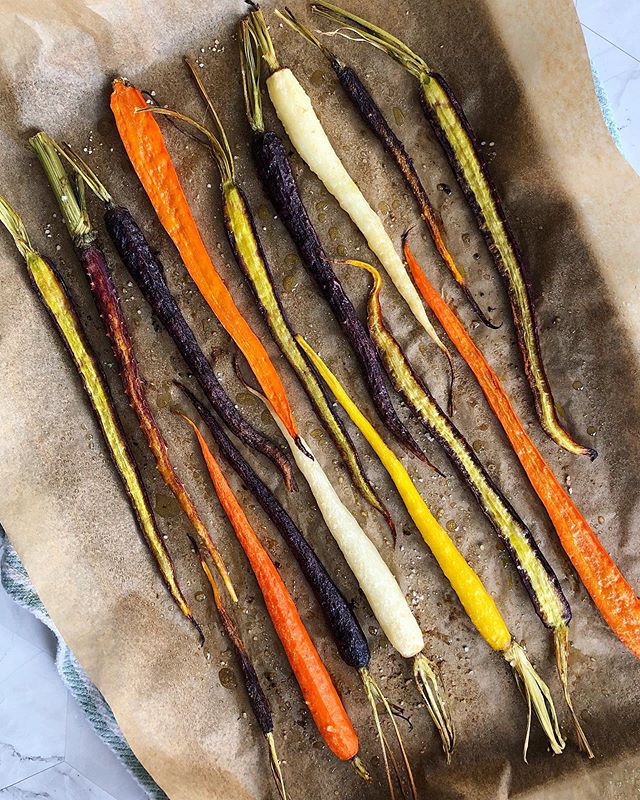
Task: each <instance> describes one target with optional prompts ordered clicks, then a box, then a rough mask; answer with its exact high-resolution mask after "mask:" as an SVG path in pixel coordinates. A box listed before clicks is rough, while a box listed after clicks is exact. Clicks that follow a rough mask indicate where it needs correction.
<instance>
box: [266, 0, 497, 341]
mask: <svg viewBox="0 0 640 800" xmlns="http://www.w3.org/2000/svg"><path fill="white" fill-rule="evenodd" d="M275 13H276V16H278V17H280V19H282V20H283V21H284V22H286V23H287V25H289V27H290V28H292V29H293V30H294V31H296V32H297V33H299V34H300V35H301V36H302V37H303V38H305V39H306V40H307V41H308V42H310V43H311V44H312V45H314V46H315V47H317V48H318V50H319V51H320V52H321V53H322V55H323V56H324V57H325V58H326V59H327V60H328V61H329V64H330V65H331V69H332V70H333V71H334V72H335V74H336V77H337V78H338V80H339V81H340V84H341V86H342V88H343V89H344V91H345V93H346V95H347V97H348V98H349V99H350V100H351V102H352V104H353V106H354V107H355V109H356V110H357V112H358V114H359V115H360V117H361V118H362V120H363V121H364V122H365V123H366V124H367V126H368V127H369V129H370V130H371V131H372V132H373V134H374V135H375V136H376V137H377V139H378V140H379V141H380V143H381V144H382V146H383V147H384V149H385V151H386V152H387V153H388V154H389V155H390V156H391V158H393V160H394V161H395V162H396V165H397V166H398V168H399V170H400V172H401V173H402V176H403V177H404V179H405V181H406V184H407V186H408V187H409V189H410V190H411V193H412V194H413V196H414V198H415V200H416V202H417V203H418V208H419V209H420V216H421V217H422V219H423V221H424V223H425V225H426V226H427V230H428V231H429V235H430V236H431V240H432V241H433V245H434V247H435V248H436V251H437V253H438V255H439V256H440V258H441V259H442V261H443V262H444V265H445V266H446V267H447V269H448V270H449V272H450V273H451V275H452V276H453V278H454V280H455V282H456V283H457V284H458V286H459V287H460V288H461V289H462V291H463V292H464V294H465V297H466V298H467V300H468V301H469V304H470V305H471V307H472V308H473V310H474V312H475V313H476V315H477V316H478V318H479V319H480V321H481V322H482V323H483V324H484V325H486V326H487V327H489V328H497V327H499V326H498V325H495V324H494V323H493V322H491V320H490V319H489V318H488V317H487V315H486V314H485V313H484V311H483V310H482V308H481V307H480V305H479V303H478V301H477V300H476V299H475V297H474V296H473V293H472V291H471V289H470V288H469V285H468V284H467V281H466V280H465V277H464V275H463V274H462V272H461V271H460V269H459V268H458V266H457V264H456V262H455V259H454V258H453V256H452V255H451V253H450V252H449V248H448V247H447V245H446V243H445V239H444V231H443V230H442V227H441V225H440V222H439V221H438V217H437V216H436V212H435V211H434V208H433V205H432V204H431V200H430V198H429V193H428V192H427V190H426V189H425V187H424V184H423V183H422V181H421V180H420V176H419V175H418V172H417V170H416V168H415V165H414V163H413V160H412V158H411V156H409V154H408V153H407V151H406V149H405V146H404V144H403V143H402V141H401V139H400V137H399V136H398V135H397V134H396V133H395V131H394V130H393V128H392V127H391V125H390V124H389V122H388V121H387V119H386V117H385V116H384V114H383V113H382V111H381V109H380V107H379V106H378V104H377V103H376V101H375V100H374V99H373V97H372V96H371V94H370V92H369V90H368V89H367V87H366V86H365V85H364V83H363V82H362V79H361V78H360V76H359V75H358V73H357V72H356V70H355V69H354V68H353V67H352V66H351V65H348V64H345V63H344V62H343V61H341V59H339V58H338V57H337V56H336V54H335V53H334V52H333V51H332V50H330V49H329V48H328V47H327V46H326V45H325V44H324V43H323V42H321V41H320V40H319V39H318V37H317V36H316V35H315V34H314V33H313V31H311V30H310V29H309V28H307V27H306V26H305V25H303V24H302V23H301V22H299V21H298V20H297V19H296V17H295V15H294V14H293V12H292V11H290V9H288V8H285V11H284V13H282V12H280V11H279V10H278V9H276V12H275Z"/></svg>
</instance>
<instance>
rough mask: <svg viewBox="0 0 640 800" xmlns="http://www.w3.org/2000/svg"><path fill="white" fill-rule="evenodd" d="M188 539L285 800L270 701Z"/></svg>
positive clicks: (196, 547) (201, 558) (208, 572)
mask: <svg viewBox="0 0 640 800" xmlns="http://www.w3.org/2000/svg"><path fill="white" fill-rule="evenodd" d="M183 419H184V420H186V421H187V422H188V423H189V424H190V425H192V426H193V422H192V421H191V420H190V419H188V417H183ZM189 539H190V540H191V546H192V548H193V551H194V553H195V554H196V555H197V556H198V561H199V562H200V566H201V567H202V571H203V572H204V574H205V577H206V579H207V581H208V583H209V586H210V587H211V593H212V594H213V603H214V605H215V607H216V611H217V612H218V616H219V618H220V624H221V625H222V628H223V630H224V632H225V634H226V635H227V639H228V640H229V644H230V645H231V648H232V650H233V652H234V653H235V656H236V660H237V661H238V664H239V666H240V671H241V672H242V680H243V682H244V686H245V689H246V690H247V696H248V698H249V704H250V706H251V710H252V711H253V715H254V716H255V718H256V722H257V723H258V725H259V726H260V730H261V731H262V733H263V734H264V737H265V739H266V740H267V746H268V748H269V761H270V764H271V773H272V775H273V779H274V781H275V784H276V789H277V790H278V794H279V796H280V800H287V791H286V789H285V785H284V777H283V775H282V770H281V768H280V759H279V758H278V753H277V752H276V743H275V739H274V736H273V727H274V726H273V715H272V714H271V706H270V705H269V701H268V699H267V696H266V694H265V693H264V689H263V688H262V684H261V683H260V679H259V678H258V673H257V672H256V668H255V667H254V665H253V661H252V660H251V657H250V656H249V653H248V652H247V648H246V646H245V643H244V642H243V640H242V636H241V634H240V631H239V630H238V627H237V626H236V624H235V622H234V621H233V619H232V617H231V615H230V614H229V612H228V611H227V609H226V607H225V605H224V601H223V599H222V595H221V594H220V590H219V589H218V586H217V585H216V582H215V579H214V577H213V575H212V574H211V570H210V569H209V565H208V564H207V560H206V558H205V556H204V553H203V552H202V550H200V547H199V545H198V543H197V542H196V540H195V539H194V538H193V537H192V536H190V537H189Z"/></svg>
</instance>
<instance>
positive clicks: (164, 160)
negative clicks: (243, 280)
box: [111, 78, 298, 441]
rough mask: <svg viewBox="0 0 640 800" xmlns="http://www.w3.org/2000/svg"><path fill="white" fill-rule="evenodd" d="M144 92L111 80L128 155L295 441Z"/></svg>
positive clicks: (269, 369)
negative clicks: (190, 203) (216, 264)
mask: <svg viewBox="0 0 640 800" xmlns="http://www.w3.org/2000/svg"><path fill="white" fill-rule="evenodd" d="M146 107H147V104H146V101H145V99H144V96H143V95H142V93H141V92H140V91H138V89H136V88H135V87H134V86H131V84H129V83H128V82H127V81H125V80H123V79H122V78H117V79H116V80H115V81H114V82H113V92H112V94H111V110H112V111H113V114H114V116H115V119H116V125H117V127H118V132H119V134H120V138H121V139H122V143H123V144H124V147H125V149H126V151H127V155H128V156H129V159H130V161H131V163H132V165H133V168H134V169H135V171H136V173H137V175H138V178H139V179H140V182H141V183H142V185H143V186H144V189H145V191H146V193H147V195H148V197H149V200H150V201H151V203H152V205H153V207H154V209H155V211H156V214H157V215H158V218H159V219H160V222H161V223H162V225H163V226H164V228H165V230H166V231H167V233H168V234H169V236H170V237H171V239H172V240H173V243H174V244H175V246H176V248H177V249H178V252H179V253H180V256H181V258H182V260H183V262H184V264H185V266H186V268H187V270H188V272H189V275H191V277H192V279H193V281H194V282H195V284H196V285H197V287H198V289H199V290H200V292H201V294H202V296H203V297H204V299H205V300H206V301H207V303H208V304H209V307H210V308H211V310H212V311H213V313H214V314H215V315H216V317H217V318H218V320H219V321H220V323H221V324H222V326H223V327H224V329H225V330H226V331H227V333H228V334H229V336H231V338H232V339H233V341H234V342H235V343H236V344H237V345H238V347H239V348H240V350H241V351H242V353H243V355H244V357H245V358H246V359H247V361H248V362H249V365H250V366H251V369H252V370H253V373H254V375H255V376H256V378H257V380H258V383H259V384H260V386H261V387H262V389H263V391H264V393H265V394H266V395H267V397H268V398H269V402H271V403H272V404H273V407H274V408H275V410H276V413H277V414H278V417H279V418H280V419H281V420H282V422H283V424H284V425H285V427H286V429H287V430H288V431H289V434H290V435H291V436H292V438H293V439H294V440H296V441H297V440H298V430H297V428H296V424H295V421H294V419H293V414H292V412H291V408H290V406H289V400H288V399H287V395H286V392H285V389H284V386H283V385H282V381H281V380H280V376H279V375H278V373H277V371H276V368H275V367H274V365H273V364H272V362H271V359H270V358H269V355H268V353H267V351H266V350H265V348H264V345H263V344H262V342H261V341H260V339H259V338H258V337H257V336H256V334H255V333H254V332H253V330H252V329H251V327H250V326H249V323H248V322H247V321H246V320H245V318H244V317H243V316H242V314H241V313H240V311H239V310H238V307H237V306H236V304H235V302H234V300H233V298H232V296H231V293H230V292H229V290H228V289H227V287H226V285H225V283H224V281H223V280H222V278H221V277H220V275H219V274H218V271H217V270H216V268H215V266H214V264H213V262H212V260H211V257H210V256H209V253H208V252H207V249H206V247H205V244H204V242H203V241H202V237H201V235H200V232H199V230H198V227H197V225H196V222H195V219H194V218H193V214H192V213H191V209H190V208H189V203H188V201H187V198H186V196H185V194H184V191H183V189H182V185H181V184H180V180H179V178H178V174H177V172H176V170H175V167H174V166H173V162H172V161H171V156H170V155H169V151H168V150H167V146H166V144H165V141H164V137H163V135H162V131H161V130H160V127H159V125H158V123H157V122H156V120H155V119H154V118H153V115H152V114H136V113H135V112H136V111H137V110H138V109H141V108H143V109H144V108H146Z"/></svg>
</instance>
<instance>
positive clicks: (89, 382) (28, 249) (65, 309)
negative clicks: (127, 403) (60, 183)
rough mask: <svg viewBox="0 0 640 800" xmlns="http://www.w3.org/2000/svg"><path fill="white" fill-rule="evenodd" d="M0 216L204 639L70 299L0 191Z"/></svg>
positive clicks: (181, 602)
mask: <svg viewBox="0 0 640 800" xmlns="http://www.w3.org/2000/svg"><path fill="white" fill-rule="evenodd" d="M0 222H2V223H3V224H4V225H5V227H6V228H7V230H8V231H9V233H10V234H11V236H12V237H13V240H14V242H15V244H16V247H17V248H18V251H19V252H20V255H21V256H22V257H23V258H24V260H25V262H26V264H27V269H28V272H29V277H30V278H31V282H32V285H33V288H34V290H35V292H36V294H37V295H38V297H39V299H40V301H41V302H42V304H43V305H44V307H45V308H46V309H47V312H48V313H49V316H50V317H51V320H52V321H53V323H54V325H55V327H56V330H57V331H58V334H59V335H60V338H61V339H62V340H63V342H64V344H65V345H66V348H67V350H68V352H69V355H70V356H71V358H72V360H73V363H74V366H75V368H76V370H77V371H78V373H79V375H80V378H81V379H82V384H83V387H84V390H85V392H86V394H87V396H88V398H89V401H90V403H91V407H92V409H93V412H94V415H95V418H96V421H97V422H98V426H99V427H100V431H101V433H102V436H103V438H104V441H105V444H106V445H107V450H108V451H109V455H110V456H111V459H112V461H113V464H114V466H115V468H116V471H117V473H118V475H119V477H120V480H121V481H122V484H123V486H124V488H125V490H126V492H127V496H128V498H129V502H130V503H131V507H132V509H133V512H134V514H135V517H136V520H137V522H138V526H139V529H140V531H141V533H142V535H143V537H144V539H145V542H146V544H147V547H148V548H149V550H150V552H151V555H152V556H153V559H154V561H155V562H156V565H157V567H158V571H159V572H160V575H161V577H162V579H163V581H164V583H165V585H166V587H167V589H168V590H169V593H170V594H171V597H172V598H173V600H174V602H175V604H176V605H177V606H178V608H179V609H180V611H181V613H182V614H183V615H184V616H185V617H186V618H187V619H188V620H189V622H191V623H192V625H194V627H195V628H196V630H197V631H198V634H199V636H200V640H201V642H202V641H203V640H204V637H203V634H202V630H201V629H200V626H199V625H198V623H197V622H196V621H195V619H194V617H193V612H192V611H191V608H190V607H189V604H188V603H187V601H186V599H185V597H184V594H183V593H182V589H181V588H180V584H179V583H178V578H177V576H176V572H175V568H174V565H173V561H172V559H171V555H170V554H169V551H168V550H167V546H166V544H165V543H164V539H163V538H162V534H161V533H160V531H159V530H158V526H157V523H156V519H155V517H154V515H153V511H152V510H151V504H150V503H149V498H148V495H147V491H146V489H145V487H144V484H143V482H142V478H141V476H140V472H139V470H138V467H137V465H136V463H135V461H134V460H133V457H132V455H131V452H130V450H129V445H128V443H127V439H126V437H125V434H124V430H123V428H122V424H121V422H120V419H119V417H118V414H117V412H116V410H115V408H114V405H113V400H112V398H111V392H110V391H109V387H108V384H107V381H106V379H105V377H104V374H103V372H102V369H101V367H100V364H99V362H98V359H97V358H96V355H95V353H94V352H93V349H92V348H91V345H90V344H89V341H88V339H87V336H86V333H85V331H84V328H83V327H82V323H81V322H80V317H79V315H78V312H77V311H76V309H75V307H74V304H73V300H72V299H71V296H70V295H69V293H68V291H67V289H66V287H65V285H64V283H63V281H62V278H61V277H60V275H59V273H58V270H57V268H56V266H55V265H54V263H53V262H52V261H49V260H48V259H45V258H43V257H42V256H41V255H40V254H39V253H38V252H37V251H36V250H35V249H34V248H33V247H32V245H31V242H30V240H29V236H28V234H27V231H26V229H25V227H24V225H23V222H22V220H21V218H20V217H19V216H18V214H17V213H16V212H15V211H14V209H13V208H12V207H11V206H10V205H9V203H8V202H7V201H6V200H5V199H4V198H3V197H0Z"/></svg>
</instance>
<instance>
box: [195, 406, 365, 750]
mask: <svg viewBox="0 0 640 800" xmlns="http://www.w3.org/2000/svg"><path fill="white" fill-rule="evenodd" d="M184 419H185V420H186V421H187V422H188V423H189V424H190V425H191V427H192V429H193V432H194V433H195V435H196V438H197V440H198V444H199V445H200V449H201V450H202V455H203V457H204V460H205V463H206V465H207V469H208V471H209V475H210V476H211V481H212V483H213V486H214V489H215V490H216V494H217V495H218V498H219V500H220V504H221V505H222V508H223V509H224V512H225V514H226V515H227V517H228V519H229V522H230V523H231V525H232V526H233V529H234V531H235V534H236V537H237V538H238V541H239V542H240V544H241V546H242V549H243V550H244V552H245V553H246V556H247V558H248V559H249V563H250V564H251V569H252V570H253V572H254V575H255V576H256V580H257V581H258V585H259V586H260V591H261V592H262V595H263V597H264V601H265V604H266V606H267V611H268V612H269V616H270V617H271V621H272V622H273V626H274V628H275V629H276V633H277V634H278V638H279V639H280V641H281V642H282V646H283V647H284V650H285V653H286V655H287V658H288V659H289V664H290V665H291V669H292V670H293V672H294V674H295V676H296V680H297V681H298V684H299V686H300V690H301V691H302V695H303V697H304V700H305V702H306V704H307V707H308V708H309V711H310V712H311V716H312V717H313V719H314V721H315V723H316V725H317V727H318V730H319V731H320V734H321V736H322V738H323V739H324V740H325V742H326V744H327V746H328V747H329V748H330V749H331V750H332V752H333V753H335V755H336V756H338V758H341V759H343V760H354V759H356V758H357V753H358V737H357V735H356V732H355V730H354V728H353V725H352V724H351V720H350V719H349V716H348V715H347V712H346V711H345V708H344V706H343V705H342V701H341V700H340V697H339V696H338V692H337V691H336V688H335V686H334V685H333V681H332V680H331V677H330V675H329V673H328V671H327V668H326V667H325V665H324V663H323V661H322V659H321V658H320V655H319V654H318V651H317V650H316V648H315V645H314V644H313V642H312V641H311V637H310V636H309V633H308V632H307V629H306V628H305V626H304V623H303V622H302V620H301V619H300V614H299V613H298V609H297V608H296V605H295V603H294V601H293V598H292V597H291V595H290V594H289V590H288V589H287V587H286V586H285V584H284V582H283V580H282V578H281V577H280V574H279V572H278V570H277V569H276V567H275V565H274V563H273V561H272V560H271V558H270V556H269V554H268V553H267V551H266V550H265V548H264V547H263V546H262V544H261V542H260V540H259V539H258V537H257V535H256V533H255V531H254V530H253V528H252V526H251V523H250V522H249V520H248V519H247V516H246V514H245V513H244V511H243V510H242V507H241V506H240V504H239V502H238V500H237V499H236V496H235V495H234V493H233V491H232V489H231V487H230V486H229V484H228V483H227V480H226V478H225V477H224V475H223V473H222V470H221V469H220V467H219V466H218V463H217V461H216V460H215V458H214V456H213V453H212V452H211V450H210V449H209V446H208V444H207V442H206V441H205V439H204V437H203V436H202V434H201V433H200V431H199V430H198V428H197V427H196V425H195V424H194V423H193V422H192V421H191V420H190V419H188V418H187V417H184Z"/></svg>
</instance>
